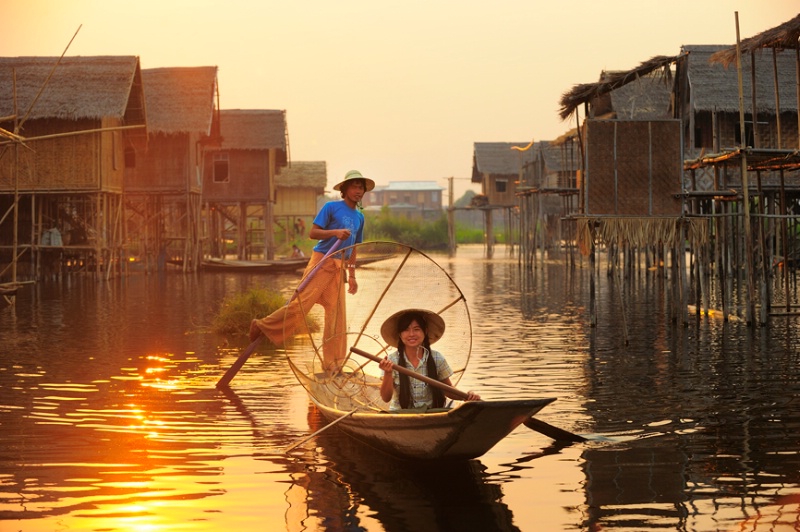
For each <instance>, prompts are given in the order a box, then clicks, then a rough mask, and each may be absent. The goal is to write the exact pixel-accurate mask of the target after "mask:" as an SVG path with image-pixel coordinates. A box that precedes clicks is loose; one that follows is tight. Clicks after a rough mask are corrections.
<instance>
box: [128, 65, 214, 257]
mask: <svg viewBox="0 0 800 532" xmlns="http://www.w3.org/2000/svg"><path fill="white" fill-rule="evenodd" d="M142 80H143V83H144V93H145V101H146V106H147V124H148V142H147V147H146V149H144V150H136V149H134V148H133V147H129V148H128V150H127V152H126V163H127V164H126V170H125V206H126V213H127V215H126V226H125V229H126V242H127V248H128V253H129V254H130V257H131V258H137V259H139V260H141V261H143V262H144V263H145V265H146V267H147V269H148V270H150V269H153V268H154V267H155V266H158V267H159V269H163V268H164V264H165V262H166V260H168V259H170V260H172V261H174V262H177V263H178V264H181V265H182V267H183V268H184V271H195V270H196V269H197V267H198V264H199V261H200V260H201V258H202V250H201V236H202V224H201V212H202V208H201V196H202V192H203V180H202V175H203V164H204V162H205V159H204V153H205V150H206V149H207V148H209V147H212V146H214V143H215V142H219V132H218V122H217V120H216V119H217V109H216V101H217V97H218V95H217V67H214V66H207V67H183V68H153V69H145V70H143V71H142Z"/></svg>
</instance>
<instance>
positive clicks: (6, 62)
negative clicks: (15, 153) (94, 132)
mask: <svg viewBox="0 0 800 532" xmlns="http://www.w3.org/2000/svg"><path fill="white" fill-rule="evenodd" d="M58 61H59V58H58V57H0V116H12V115H13V114H14V100H15V99H16V105H17V112H18V116H19V117H20V118H22V117H23V116H24V115H25V114H26V112H27V111H28V110H29V109H31V112H30V114H29V115H28V118H29V119H41V118H58V119H64V120H80V119H100V118H103V117H114V118H119V119H122V118H125V122H126V125H139V124H144V108H143V107H144V102H142V101H140V100H141V72H140V67H139V58H138V57H135V56H98V57H63V58H62V59H61V62H60V63H58V66H56V67H55V70H53V67H54V65H56V63H57V62H58ZM51 72H52V73H53V75H52V77H51V78H50V80H49V81H47V78H48V76H49V75H50V73H51ZM14 75H16V94H15V92H14V85H13V76H14ZM42 87H44V91H43V92H42V94H41V96H39V99H38V100H36V96H37V94H38V93H39V91H40V90H41V89H42ZM34 100H36V103H35V105H33V107H32V108H31V104H32V103H33V102H34Z"/></svg>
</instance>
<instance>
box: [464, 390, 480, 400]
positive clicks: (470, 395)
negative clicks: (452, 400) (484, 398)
mask: <svg viewBox="0 0 800 532" xmlns="http://www.w3.org/2000/svg"><path fill="white" fill-rule="evenodd" d="M480 400H481V396H480V395H478V394H477V393H475V392H467V398H466V399H465V401H480Z"/></svg>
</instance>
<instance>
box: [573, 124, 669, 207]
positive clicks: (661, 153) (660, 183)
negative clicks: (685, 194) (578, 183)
mask: <svg viewBox="0 0 800 532" xmlns="http://www.w3.org/2000/svg"><path fill="white" fill-rule="evenodd" d="M586 146H587V149H586V160H587V164H586V180H585V186H586V196H585V197H586V213H587V214H591V215H613V216H677V215H680V212H681V204H680V201H679V200H678V199H676V198H675V194H677V193H679V192H680V191H681V176H682V166H683V161H682V155H681V129H680V121H678V120H658V121H641V120H631V121H623V120H587V121H586Z"/></svg>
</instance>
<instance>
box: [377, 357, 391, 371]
mask: <svg viewBox="0 0 800 532" xmlns="http://www.w3.org/2000/svg"><path fill="white" fill-rule="evenodd" d="M378 365H379V366H380V368H381V369H382V370H383V371H386V372H389V371H392V366H393V364H392V361H391V360H389V357H384V358H382V359H381V361H380V362H378Z"/></svg>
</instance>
